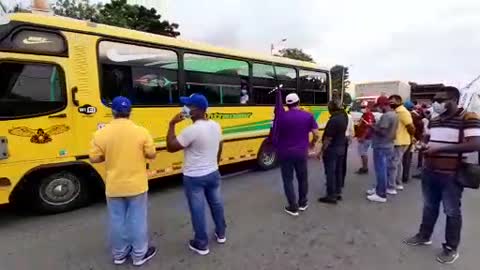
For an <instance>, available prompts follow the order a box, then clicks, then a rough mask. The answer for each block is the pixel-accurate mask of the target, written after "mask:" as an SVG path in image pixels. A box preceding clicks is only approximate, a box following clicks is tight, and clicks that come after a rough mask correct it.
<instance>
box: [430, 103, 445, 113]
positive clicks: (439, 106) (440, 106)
mask: <svg viewBox="0 0 480 270" xmlns="http://www.w3.org/2000/svg"><path fill="white" fill-rule="evenodd" d="M432 108H433V111H434V112H435V113H437V114H443V113H444V112H446V111H447V108H446V107H445V102H442V103H438V102H434V103H433V105H432Z"/></svg>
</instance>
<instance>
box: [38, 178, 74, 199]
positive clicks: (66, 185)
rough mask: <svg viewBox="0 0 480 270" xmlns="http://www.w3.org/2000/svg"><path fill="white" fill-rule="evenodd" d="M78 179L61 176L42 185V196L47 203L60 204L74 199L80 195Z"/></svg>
mask: <svg viewBox="0 0 480 270" xmlns="http://www.w3.org/2000/svg"><path fill="white" fill-rule="evenodd" d="M80 191H81V190H80V182H79V181H78V180H74V179H69V178H65V177H60V178H56V179H53V180H52V181H50V182H48V183H45V184H42V185H41V186H40V191H39V192H40V198H41V199H42V201H44V202H45V203H47V204H50V205H55V206H60V205H66V204H69V203H71V202H72V201H74V200H75V199H76V198H77V197H78V196H79V195H80Z"/></svg>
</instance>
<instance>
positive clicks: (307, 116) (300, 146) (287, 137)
mask: <svg viewBox="0 0 480 270" xmlns="http://www.w3.org/2000/svg"><path fill="white" fill-rule="evenodd" d="M286 103H287V107H288V111H284V110H283V106H282V109H280V110H279V112H278V115H277V116H276V117H278V119H277V127H278V145H277V154H278V157H279V159H280V166H281V171H282V179H283V187H284V189H285V195H286V196H287V201H288V206H286V207H285V212H287V213H288V214H290V215H292V216H298V211H299V210H300V211H305V210H307V207H308V199H307V193H308V169H307V159H308V150H309V147H313V146H314V145H315V143H316V142H317V140H318V137H319V136H318V125H317V122H316V121H315V118H314V117H313V115H312V114H311V113H309V112H306V111H302V110H301V109H300V107H299V104H300V98H299V97H298V95H297V94H295V93H292V94H289V95H287V97H286ZM310 132H311V133H313V140H312V141H311V142H309V135H310ZM294 171H295V173H296V175H297V181H298V193H299V199H298V202H297V200H296V195H295V190H294V187H293V172H294Z"/></svg>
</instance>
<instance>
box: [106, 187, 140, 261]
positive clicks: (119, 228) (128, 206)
mask: <svg viewBox="0 0 480 270" xmlns="http://www.w3.org/2000/svg"><path fill="white" fill-rule="evenodd" d="M147 202H148V195H147V193H146V192H145V193H143V194H140V195H137V196H133V197H119V198H113V197H111V198H107V206H108V214H109V219H110V241H111V245H112V255H113V258H114V259H121V258H124V257H125V256H128V255H129V254H128V253H129V252H130V250H131V256H132V259H133V260H134V261H138V260H141V259H143V257H144V256H145V253H147V249H148V222H147Z"/></svg>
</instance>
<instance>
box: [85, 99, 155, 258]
mask: <svg viewBox="0 0 480 270" xmlns="http://www.w3.org/2000/svg"><path fill="white" fill-rule="evenodd" d="M131 107H132V104H131V102H130V100H128V98H126V97H116V98H115V99H113V102H112V114H113V117H114V120H113V121H112V122H110V124H108V125H106V126H105V127H104V128H102V129H100V130H98V131H97V132H96V133H95V135H94V137H93V140H92V146H91V149H90V153H89V156H90V161H91V162H92V163H100V162H105V167H106V172H107V175H106V180H105V190H106V196H107V205H108V212H109V219H110V233H111V237H110V238H111V241H112V243H111V246H112V255H113V262H114V264H123V263H125V262H126V260H127V258H128V257H129V256H131V257H132V260H133V264H134V265H135V266H141V265H143V264H144V263H146V262H147V261H148V260H150V259H151V258H152V257H153V256H155V254H156V252H157V250H156V248H155V247H149V245H148V222H147V191H148V178H147V170H146V161H147V159H154V158H155V156H156V152H155V151H156V150H155V145H154V143H153V139H152V136H150V134H149V132H148V131H147V130H146V129H145V128H143V127H140V126H137V125H135V124H134V123H133V122H132V121H130V120H129V117H130V112H131Z"/></svg>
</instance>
